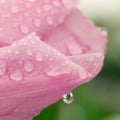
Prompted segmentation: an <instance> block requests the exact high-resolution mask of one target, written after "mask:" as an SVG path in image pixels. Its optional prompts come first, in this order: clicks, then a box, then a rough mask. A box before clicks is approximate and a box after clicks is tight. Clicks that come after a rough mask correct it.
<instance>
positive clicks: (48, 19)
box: [47, 16, 53, 25]
mask: <svg viewBox="0 0 120 120" xmlns="http://www.w3.org/2000/svg"><path fill="white" fill-rule="evenodd" d="M47 23H48V24H49V25H52V24H53V19H52V17H50V16H48V17H47Z"/></svg>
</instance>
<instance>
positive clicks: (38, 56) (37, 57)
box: [36, 52, 43, 61]
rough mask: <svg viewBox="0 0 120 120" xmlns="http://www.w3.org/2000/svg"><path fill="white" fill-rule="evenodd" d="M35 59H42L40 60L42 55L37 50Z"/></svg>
mask: <svg viewBox="0 0 120 120" xmlns="http://www.w3.org/2000/svg"><path fill="white" fill-rule="evenodd" d="M36 60H37V61H42V60H43V56H42V54H41V53H40V52H38V53H37V54H36Z"/></svg>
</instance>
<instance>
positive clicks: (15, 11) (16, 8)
mask: <svg viewBox="0 0 120 120" xmlns="http://www.w3.org/2000/svg"><path fill="white" fill-rule="evenodd" d="M11 11H12V12H13V13H17V12H18V11H19V8H18V7H17V6H13V7H12V8H11Z"/></svg>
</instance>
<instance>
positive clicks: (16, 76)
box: [10, 69, 23, 81]
mask: <svg viewBox="0 0 120 120" xmlns="http://www.w3.org/2000/svg"><path fill="white" fill-rule="evenodd" d="M10 78H11V79H12V80H16V81H19V80H22V79H23V73H22V72H21V70H19V69H18V70H15V71H13V72H12V73H11V74H10Z"/></svg>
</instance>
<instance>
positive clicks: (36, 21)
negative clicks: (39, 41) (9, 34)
mask: <svg viewBox="0 0 120 120" xmlns="http://www.w3.org/2000/svg"><path fill="white" fill-rule="evenodd" d="M40 24H41V21H40V19H37V18H36V19H35V20H34V25H35V26H36V27H39V26H40Z"/></svg>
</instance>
